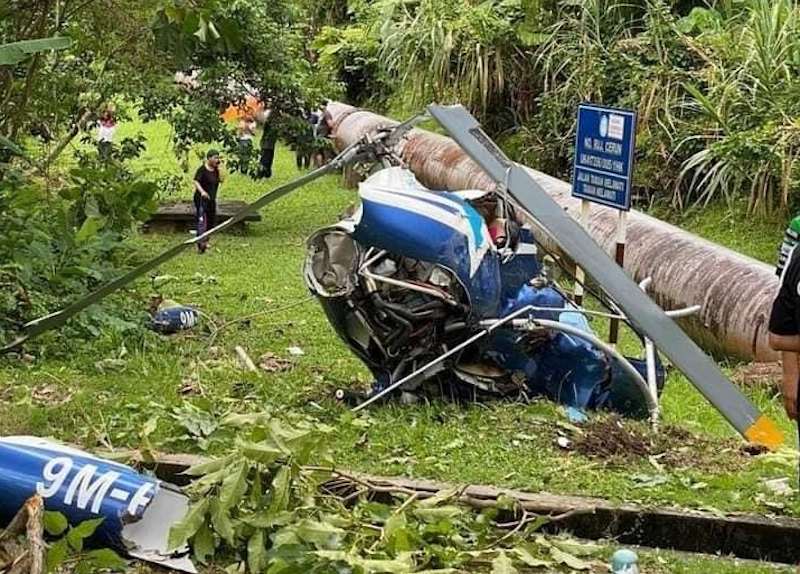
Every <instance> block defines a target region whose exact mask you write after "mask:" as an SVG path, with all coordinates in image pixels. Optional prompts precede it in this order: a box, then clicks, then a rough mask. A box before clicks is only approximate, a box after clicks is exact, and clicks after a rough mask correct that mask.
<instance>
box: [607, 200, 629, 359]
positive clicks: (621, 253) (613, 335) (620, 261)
mask: <svg viewBox="0 0 800 574" xmlns="http://www.w3.org/2000/svg"><path fill="white" fill-rule="evenodd" d="M627 227H628V212H627V211H620V212H619V216H618V219H617V242H616V247H615V250H614V261H616V263H617V265H619V266H620V267H621V268H622V269H624V268H625V235H626V231H627ZM618 341H619V321H618V320H617V319H611V326H610V327H609V332H608V342H609V343H611V344H612V345H616V344H617V342H618Z"/></svg>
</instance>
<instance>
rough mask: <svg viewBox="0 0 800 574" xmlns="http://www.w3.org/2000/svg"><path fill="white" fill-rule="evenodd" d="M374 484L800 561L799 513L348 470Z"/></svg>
mask: <svg viewBox="0 0 800 574" xmlns="http://www.w3.org/2000/svg"><path fill="white" fill-rule="evenodd" d="M99 454H100V455H101V456H106V457H109V458H114V459H116V460H127V461H131V462H133V463H136V464H139V465H141V466H144V467H147V468H150V469H153V470H155V473H156V475H157V476H158V477H159V478H161V479H162V480H166V481H169V482H173V483H176V484H186V483H187V482H188V477H186V476H181V473H182V472H183V471H184V470H186V469H187V468H188V467H190V466H193V465H195V464H199V463H201V462H205V461H207V460H208V459H207V458H205V457H201V456H195V455H186V454H178V455H163V456H158V457H156V459H155V460H152V461H150V462H147V461H145V460H144V458H143V457H142V456H141V455H140V454H139V453H138V452H137V451H127V452H103V453H99ZM341 476H350V477H352V478H353V479H354V480H357V481H358V483H357V484H358V485H359V486H364V485H368V486H369V487H370V488H372V489H373V490H374V492H375V493H376V495H380V494H383V495H385V494H386V492H389V491H392V490H396V491H413V492H415V493H417V496H418V497H419V498H428V497H430V496H433V495H434V494H436V493H437V492H439V491H440V490H444V489H448V488H452V487H454V486H461V494H460V501H461V502H463V503H464V504H467V505H470V506H473V507H475V508H486V507H487V506H494V505H495V504H496V501H497V498H498V497H499V496H501V495H505V496H509V497H511V498H513V499H514V500H516V501H517V502H518V504H519V505H520V506H521V507H522V508H524V509H525V510H527V511H528V512H530V513H534V514H541V515H548V514H549V515H565V517H564V518H563V519H562V520H558V521H556V522H553V523H551V524H549V525H546V526H545V527H544V530H545V531H550V532H560V531H568V532H571V533H572V534H574V535H576V536H579V537H581V538H588V539H593V540H600V539H614V540H617V541H618V542H619V543H622V544H636V545H641V546H650V547H655V548H667V549H672V550H678V551H684V552H696V553H705V554H723V555H728V554H730V555H733V556H737V557H739V558H744V559H755V560H767V561H771V562H783V563H787V564H795V563H797V562H799V561H800V520H798V519H791V518H773V517H765V516H759V515H753V514H729V515H721V514H716V513H711V512H703V511H697V510H686V509H680V508H669V507H647V506H639V505H635V504H629V503H621V504H620V503H615V502H611V501H608V500H605V499H602V498H589V497H582V496H563V495H557V494H550V493H546V492H545V493H530V492H524V491H519V490H513V489H507V488H496V487H494V486H488V485H472V484H470V485H454V484H451V483H441V482H433V481H427V480H409V479H405V478H395V477H382V476H373V475H369V474H363V473H349V472H347V473H345V472H342V473H341Z"/></svg>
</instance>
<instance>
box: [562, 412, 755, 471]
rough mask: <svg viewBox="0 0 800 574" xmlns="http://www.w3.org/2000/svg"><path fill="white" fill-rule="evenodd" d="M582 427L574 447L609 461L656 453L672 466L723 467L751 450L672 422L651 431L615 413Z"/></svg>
mask: <svg viewBox="0 0 800 574" xmlns="http://www.w3.org/2000/svg"><path fill="white" fill-rule="evenodd" d="M581 430H582V431H583V434H582V435H581V436H578V437H576V438H575V442H574V449H575V450H576V451H577V452H579V453H581V454H583V455H584V456H586V457H589V458H599V459H603V460H607V461H609V463H611V464H613V463H615V462H619V463H624V462H626V461H629V460H632V459H639V458H649V457H655V460H657V461H658V463H659V464H661V465H664V466H668V467H672V468H703V469H706V470H710V469H717V470H725V469H734V468H740V467H741V466H742V465H743V464H745V462H746V460H747V455H748V454H751V453H747V452H745V451H744V450H743V449H742V447H741V445H740V444H738V443H737V442H734V441H733V440H724V439H715V438H709V437H700V436H697V435H695V434H694V433H692V432H691V431H688V430H686V429H683V428H679V427H673V426H667V427H663V428H662V429H660V430H659V432H658V433H653V432H652V431H650V430H649V429H648V428H647V427H645V426H644V425H642V424H641V423H637V422H632V421H628V420H625V419H623V418H621V417H619V416H616V415H612V416H608V417H603V418H600V419H595V420H592V421H590V422H588V423H586V424H584V425H582V426H581ZM751 456H752V455H751Z"/></svg>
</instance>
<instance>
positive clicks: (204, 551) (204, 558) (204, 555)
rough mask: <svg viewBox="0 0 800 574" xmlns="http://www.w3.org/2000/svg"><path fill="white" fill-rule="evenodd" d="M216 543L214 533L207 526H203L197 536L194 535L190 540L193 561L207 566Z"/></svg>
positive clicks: (212, 555)
mask: <svg viewBox="0 0 800 574" xmlns="http://www.w3.org/2000/svg"><path fill="white" fill-rule="evenodd" d="M216 546H217V543H216V541H215V540H214V533H213V532H211V529H210V528H209V527H208V525H207V524H203V526H201V527H200V530H198V531H197V534H195V535H194V539H193V540H192V551H193V552H194V557H195V559H196V560H197V561H198V562H200V564H208V563H209V561H210V559H211V558H213V557H214V553H215V551H216Z"/></svg>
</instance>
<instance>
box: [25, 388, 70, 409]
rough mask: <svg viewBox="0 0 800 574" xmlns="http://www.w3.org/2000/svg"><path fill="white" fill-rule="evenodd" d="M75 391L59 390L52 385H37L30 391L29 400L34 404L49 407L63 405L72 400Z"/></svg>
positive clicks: (68, 389)
mask: <svg viewBox="0 0 800 574" xmlns="http://www.w3.org/2000/svg"><path fill="white" fill-rule="evenodd" d="M74 395H75V389H72V388H69V387H68V388H66V389H61V388H57V387H55V386H53V385H46V384H42V385H37V386H35V387H34V388H33V389H31V399H32V400H33V401H34V402H37V403H42V404H44V405H47V406H50V407H58V406H61V405H65V404H67V403H68V402H70V401H71V400H72V397H73V396H74Z"/></svg>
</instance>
